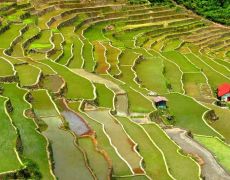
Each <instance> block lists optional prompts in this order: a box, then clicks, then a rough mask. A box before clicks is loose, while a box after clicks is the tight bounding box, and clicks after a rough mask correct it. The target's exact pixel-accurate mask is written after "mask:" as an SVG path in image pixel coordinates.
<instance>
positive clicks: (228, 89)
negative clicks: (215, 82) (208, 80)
mask: <svg viewBox="0 0 230 180" xmlns="http://www.w3.org/2000/svg"><path fill="white" fill-rule="evenodd" d="M217 96H218V98H219V99H220V100H221V101H225V102H230V84H229V83H223V84H221V85H219V86H218V88H217Z"/></svg>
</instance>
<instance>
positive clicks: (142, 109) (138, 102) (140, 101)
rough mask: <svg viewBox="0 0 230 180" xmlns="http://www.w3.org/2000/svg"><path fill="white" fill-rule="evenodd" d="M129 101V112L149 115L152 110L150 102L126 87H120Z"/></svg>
mask: <svg viewBox="0 0 230 180" xmlns="http://www.w3.org/2000/svg"><path fill="white" fill-rule="evenodd" d="M122 88H123V89H124V90H125V91H126V92H127V95H128V99H129V111H130V112H133V113H149V112H151V111H153V110H154V107H153V104H152V102H150V101H149V100H148V99H146V98H145V97H144V96H143V95H141V94H140V93H138V92H136V91H134V90H133V89H132V88H130V87H128V86H122Z"/></svg>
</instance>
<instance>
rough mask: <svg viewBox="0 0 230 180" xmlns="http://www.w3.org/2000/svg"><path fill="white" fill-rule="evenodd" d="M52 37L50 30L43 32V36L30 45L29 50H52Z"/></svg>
mask: <svg viewBox="0 0 230 180" xmlns="http://www.w3.org/2000/svg"><path fill="white" fill-rule="evenodd" d="M50 37H51V31H50V30H44V31H41V36H40V37H39V38H38V39H36V40H34V41H33V42H32V43H31V44H30V46H29V49H37V50H47V49H50V48H51V47H52V45H51V43H50Z"/></svg>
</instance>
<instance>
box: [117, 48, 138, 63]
mask: <svg viewBox="0 0 230 180" xmlns="http://www.w3.org/2000/svg"><path fill="white" fill-rule="evenodd" d="M138 56H139V54H137V53H135V52H134V51H133V50H132V49H125V50H124V51H123V52H122V54H121V55H120V56H119V65H130V66H131V65H133V63H134V61H135V60H136V59H137V58H138Z"/></svg>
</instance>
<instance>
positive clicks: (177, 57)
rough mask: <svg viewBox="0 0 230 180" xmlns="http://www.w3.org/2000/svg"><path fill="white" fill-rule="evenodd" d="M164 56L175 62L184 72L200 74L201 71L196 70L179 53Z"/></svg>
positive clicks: (169, 53) (167, 53)
mask: <svg viewBox="0 0 230 180" xmlns="http://www.w3.org/2000/svg"><path fill="white" fill-rule="evenodd" d="M162 55H163V56H165V57H166V58H167V59H169V60H171V61H173V62H175V63H176V64H177V65H178V66H179V67H180V69H181V71H183V72H198V71H199V69H198V68H196V67H195V66H194V65H193V64H192V63H191V62H189V60H188V59H186V58H185V57H184V56H183V55H182V54H180V53H179V52H177V51H169V52H163V53H162Z"/></svg>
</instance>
